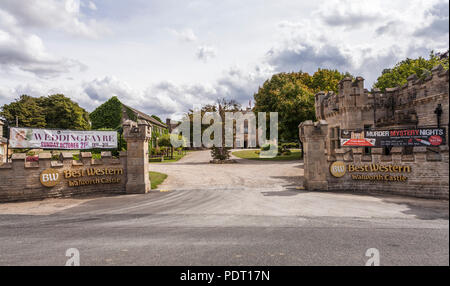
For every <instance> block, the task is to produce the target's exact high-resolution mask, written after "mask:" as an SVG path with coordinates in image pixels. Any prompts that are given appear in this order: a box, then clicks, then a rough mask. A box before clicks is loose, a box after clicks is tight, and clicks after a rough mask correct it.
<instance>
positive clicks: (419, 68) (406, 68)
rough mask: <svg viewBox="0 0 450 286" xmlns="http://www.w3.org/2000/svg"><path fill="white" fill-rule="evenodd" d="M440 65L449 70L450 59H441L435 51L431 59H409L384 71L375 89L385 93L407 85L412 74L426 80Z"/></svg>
mask: <svg viewBox="0 0 450 286" xmlns="http://www.w3.org/2000/svg"><path fill="white" fill-rule="evenodd" d="M439 64H441V65H442V66H443V67H444V69H446V70H448V58H443V59H441V58H440V56H439V55H438V54H435V53H434V52H433V51H431V53H430V56H429V59H425V58H423V57H419V58H417V59H409V58H407V59H406V60H403V61H401V62H398V63H397V64H396V65H395V66H394V67H393V68H391V69H384V70H383V72H382V74H381V76H379V77H378V79H377V81H376V82H375V83H374V85H373V87H374V88H379V89H380V90H381V91H383V92H384V91H385V90H386V88H389V87H396V86H401V85H404V84H405V83H407V78H408V77H409V76H410V75H412V74H416V75H417V76H418V77H419V78H425V77H427V76H428V75H430V74H431V69H432V68H433V67H435V66H436V65H439Z"/></svg>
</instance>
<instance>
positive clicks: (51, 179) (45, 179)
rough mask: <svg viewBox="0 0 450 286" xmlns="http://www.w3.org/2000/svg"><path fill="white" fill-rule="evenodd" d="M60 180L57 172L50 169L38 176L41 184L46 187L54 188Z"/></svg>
mask: <svg viewBox="0 0 450 286" xmlns="http://www.w3.org/2000/svg"><path fill="white" fill-rule="evenodd" d="M60 179H61V176H60V175H59V172H58V171H57V170H55V169H52V168H50V169H46V170H44V171H42V172H41V175H40V176H39V180H40V181H41V184H42V185H44V186H46V187H54V186H56V185H57V184H58V183H59V181H60Z"/></svg>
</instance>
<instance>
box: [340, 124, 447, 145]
mask: <svg viewBox="0 0 450 286" xmlns="http://www.w3.org/2000/svg"><path fill="white" fill-rule="evenodd" d="M445 144H446V142H445V128H414V129H396V130H364V131H359V132H358V131H350V130H342V132H341V146H349V147H361V146H367V147H385V146H389V147H402V146H440V145H445Z"/></svg>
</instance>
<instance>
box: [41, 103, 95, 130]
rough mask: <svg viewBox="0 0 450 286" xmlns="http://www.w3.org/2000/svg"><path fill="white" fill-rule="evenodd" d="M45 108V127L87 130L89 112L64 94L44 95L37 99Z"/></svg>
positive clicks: (88, 126)
mask: <svg viewBox="0 0 450 286" xmlns="http://www.w3.org/2000/svg"><path fill="white" fill-rule="evenodd" d="M36 100H37V103H38V105H39V106H41V107H42V108H43V109H44V115H45V122H46V125H45V127H47V128H61V129H75V130H87V129H90V124H89V113H88V112H87V111H86V110H84V109H83V108H81V107H80V106H79V105H78V103H76V102H74V101H72V100H71V99H70V98H68V97H66V96H64V95H63V94H54V95H49V96H42V97H39V98H37V99H36Z"/></svg>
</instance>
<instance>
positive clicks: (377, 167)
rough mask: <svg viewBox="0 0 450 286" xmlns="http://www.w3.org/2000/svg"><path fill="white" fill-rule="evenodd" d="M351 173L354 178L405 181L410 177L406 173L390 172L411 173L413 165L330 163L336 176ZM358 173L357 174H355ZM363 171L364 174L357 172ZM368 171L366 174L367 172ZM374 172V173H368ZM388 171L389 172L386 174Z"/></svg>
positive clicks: (332, 172)
mask: <svg viewBox="0 0 450 286" xmlns="http://www.w3.org/2000/svg"><path fill="white" fill-rule="evenodd" d="M347 172H348V173H353V174H351V178H352V179H353V180H370V181H399V182H404V181H406V180H407V179H408V178H407V177H405V176H404V175H397V176H395V175H391V174H389V173H410V172H411V166H401V165H392V164H389V165H381V164H363V165H354V164H349V165H347V166H346V165H345V163H344V162H341V161H336V162H333V163H332V164H331V165H330V173H331V175H333V176H334V177H336V178H340V177H343V176H344V175H345V174H346V173H347ZM355 173H356V174H355ZM357 173H362V174H357ZM365 173H366V174H365ZM367 173H372V174H367ZM373 173H385V174H373ZM386 173H387V174H386Z"/></svg>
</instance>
